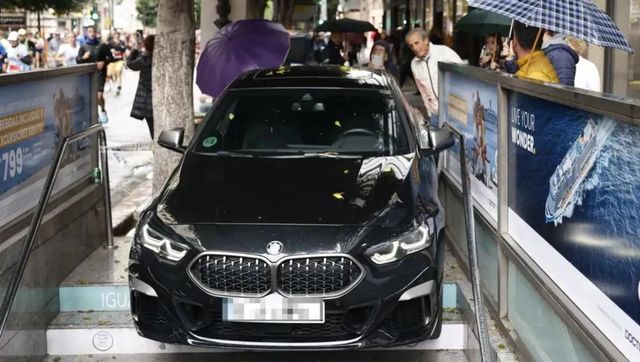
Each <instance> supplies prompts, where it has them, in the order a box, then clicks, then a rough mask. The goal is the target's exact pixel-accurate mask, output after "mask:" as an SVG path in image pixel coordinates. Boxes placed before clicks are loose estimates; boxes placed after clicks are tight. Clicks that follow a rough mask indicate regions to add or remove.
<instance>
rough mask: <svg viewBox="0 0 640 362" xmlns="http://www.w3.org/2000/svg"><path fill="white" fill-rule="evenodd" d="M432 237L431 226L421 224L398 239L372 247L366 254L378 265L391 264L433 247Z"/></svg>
mask: <svg viewBox="0 0 640 362" xmlns="http://www.w3.org/2000/svg"><path fill="white" fill-rule="evenodd" d="M432 235H433V234H432V232H431V230H430V229H429V226H428V225H427V224H421V225H420V226H418V227H417V228H416V229H414V230H412V231H410V232H409V233H407V234H405V235H403V236H401V237H399V238H398V239H395V240H391V241H387V242H384V243H381V244H377V245H374V246H372V247H370V248H369V249H367V251H366V252H365V253H366V254H367V256H368V257H369V259H371V261H373V262H374V263H376V264H387V263H391V262H394V261H397V260H400V259H402V258H403V257H405V256H407V255H409V254H411V253H415V252H417V251H420V250H423V249H426V248H428V247H429V245H431V240H432V238H431V236H432Z"/></svg>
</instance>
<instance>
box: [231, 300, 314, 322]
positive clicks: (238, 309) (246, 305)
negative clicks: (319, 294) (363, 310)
mask: <svg viewBox="0 0 640 362" xmlns="http://www.w3.org/2000/svg"><path fill="white" fill-rule="evenodd" d="M222 320H224V321H228V322H253V323H256V322H257V323H324V301H322V299H314V298H298V299H295V298H284V297H283V296H281V295H279V294H270V295H268V296H266V297H264V298H224V299H223V301H222Z"/></svg>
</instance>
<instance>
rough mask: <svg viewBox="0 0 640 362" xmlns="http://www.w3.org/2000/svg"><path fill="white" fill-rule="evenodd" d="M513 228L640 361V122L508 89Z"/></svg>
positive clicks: (631, 356) (618, 344) (614, 340)
mask: <svg viewBox="0 0 640 362" xmlns="http://www.w3.org/2000/svg"><path fill="white" fill-rule="evenodd" d="M508 120H509V143H508V149H509V156H508V162H509V175H508V182H509V195H508V207H509V209H508V230H509V234H510V235H512V236H513V238H514V239H515V240H516V241H517V242H518V244H519V245H520V246H521V247H522V248H523V249H524V250H525V251H526V252H527V253H528V254H529V256H531V258H532V259H533V260H534V261H535V262H536V263H537V264H538V265H539V266H540V267H541V268H542V269H543V270H544V271H545V273H546V274H547V275H548V276H549V277H550V278H551V279H552V280H553V281H554V283H555V284H556V285H557V286H558V287H559V288H560V289H561V290H562V291H563V292H564V293H565V294H566V295H567V296H568V297H569V298H570V299H571V300H572V301H573V302H574V303H575V304H576V306H577V307H578V308H580V309H581V310H582V311H583V312H584V314H585V315H586V316H587V317H588V318H589V319H591V321H592V322H593V323H594V324H595V325H596V326H597V327H598V328H600V329H601V330H602V332H603V333H604V334H605V335H606V336H607V337H608V338H609V339H610V340H611V342H612V343H613V344H614V345H615V346H616V347H617V348H618V349H619V350H620V351H621V352H622V353H623V354H624V355H625V356H626V357H627V358H629V360H632V361H633V360H639V359H640V342H638V341H639V340H640V284H639V283H640V213H639V212H638V210H640V159H639V158H638V157H637V156H638V155H639V154H640V144H638V140H640V127H637V126H633V125H632V124H629V123H626V122H622V121H618V120H615V119H611V118H608V117H605V116H602V115H598V114H594V113H589V112H585V111H581V110H578V109H575V108H572V107H567V106H564V105H560V104H556V103H553V102H550V101H546V100H542V99H539V98H535V97H532V96H528V95H524V94H520V93H516V92H511V93H510V95H509V115H508Z"/></svg>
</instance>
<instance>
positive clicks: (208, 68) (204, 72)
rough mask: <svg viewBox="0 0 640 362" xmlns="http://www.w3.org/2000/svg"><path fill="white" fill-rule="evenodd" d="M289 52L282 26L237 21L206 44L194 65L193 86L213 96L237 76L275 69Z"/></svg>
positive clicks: (252, 20) (271, 23)
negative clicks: (253, 70) (194, 83)
mask: <svg viewBox="0 0 640 362" xmlns="http://www.w3.org/2000/svg"><path fill="white" fill-rule="evenodd" d="M288 51H289V33H288V32H287V31H286V30H285V28H284V27H283V26H282V24H279V23H274V22H271V21H267V20H262V19H248V20H238V21H235V22H233V23H231V24H229V25H226V26H224V27H223V28H222V29H220V31H218V32H217V33H216V35H214V37H213V38H212V39H211V40H209V42H207V46H206V47H205V48H204V51H203V52H202V55H200V60H199V62H198V75H197V78H196V84H197V85H198V87H200V90H201V91H202V92H203V93H206V94H208V95H210V96H212V97H217V96H219V95H220V93H222V91H223V90H224V89H225V88H226V87H227V85H229V84H230V83H231V82H232V81H233V80H234V79H235V78H236V77H237V76H238V75H240V74H242V73H244V72H246V71H248V70H252V69H259V68H276V67H279V66H281V65H282V63H284V60H285V58H286V56H287V52H288Z"/></svg>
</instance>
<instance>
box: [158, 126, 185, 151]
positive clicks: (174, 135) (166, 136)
mask: <svg viewBox="0 0 640 362" xmlns="http://www.w3.org/2000/svg"><path fill="white" fill-rule="evenodd" d="M183 139H184V128H173V129H169V130H165V131H162V133H160V137H158V144H159V145H160V146H162V147H164V148H168V149H170V150H173V151H176V152H180V153H184V151H186V149H187V147H186V146H183V145H182V141H183Z"/></svg>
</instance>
